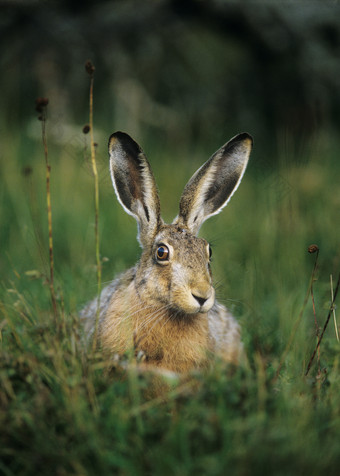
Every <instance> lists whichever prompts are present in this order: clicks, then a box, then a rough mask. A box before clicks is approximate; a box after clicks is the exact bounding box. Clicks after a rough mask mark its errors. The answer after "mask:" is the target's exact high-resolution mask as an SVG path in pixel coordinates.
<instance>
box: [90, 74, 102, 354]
mask: <svg viewBox="0 0 340 476" xmlns="http://www.w3.org/2000/svg"><path fill="white" fill-rule="evenodd" d="M91 66H92V65H91ZM87 71H88V72H89V74H90V94H89V126H90V141H91V164H92V172H93V177H94V206H95V221H94V230H95V247H96V267H97V312H96V323H95V330H94V336H93V347H92V350H93V352H94V351H95V349H96V346H97V334H98V322H99V310H100V295H101V287H102V265H101V260H100V248H99V179H98V170H97V162H96V148H95V143H94V136H93V82H94V77H93V73H94V67H93V66H92V67H91V68H90V71H89V70H88V69H87Z"/></svg>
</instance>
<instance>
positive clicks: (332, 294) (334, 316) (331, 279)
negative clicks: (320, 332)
mask: <svg viewBox="0 0 340 476" xmlns="http://www.w3.org/2000/svg"><path fill="white" fill-rule="evenodd" d="M330 281H331V298H332V301H333V299H334V293H333V276H332V275H330ZM333 319H334V327H335V335H336V340H337V341H338V342H339V332H338V324H337V322H336V315H335V307H333Z"/></svg>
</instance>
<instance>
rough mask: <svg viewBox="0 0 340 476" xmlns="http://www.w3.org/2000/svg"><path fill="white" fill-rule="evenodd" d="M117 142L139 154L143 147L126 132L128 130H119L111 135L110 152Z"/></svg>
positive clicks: (127, 149) (125, 148) (130, 151)
mask: <svg viewBox="0 0 340 476" xmlns="http://www.w3.org/2000/svg"><path fill="white" fill-rule="evenodd" d="M117 144H119V145H120V146H121V147H122V148H123V149H124V150H125V151H128V152H129V153H132V154H135V155H138V154H139V153H140V152H141V148H140V147H139V145H138V144H137V142H135V141H134V140H133V139H132V137H130V136H129V134H126V132H121V131H117V132H114V133H113V134H111V135H110V137H109V152H111V151H112V150H113V148H114V147H115V145H117Z"/></svg>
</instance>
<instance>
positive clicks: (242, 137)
mask: <svg viewBox="0 0 340 476" xmlns="http://www.w3.org/2000/svg"><path fill="white" fill-rule="evenodd" d="M232 140H233V141H234V140H235V142H243V141H249V142H250V145H253V144H254V140H253V138H252V136H251V135H250V134H248V132H241V134H238V135H237V136H235V137H234V138H233V139H232Z"/></svg>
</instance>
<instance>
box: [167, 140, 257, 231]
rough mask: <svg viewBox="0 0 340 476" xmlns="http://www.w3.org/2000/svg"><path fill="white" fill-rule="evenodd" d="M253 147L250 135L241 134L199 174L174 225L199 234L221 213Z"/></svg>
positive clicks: (183, 199)
mask: <svg viewBox="0 0 340 476" xmlns="http://www.w3.org/2000/svg"><path fill="white" fill-rule="evenodd" d="M252 144H253V140H252V138H251V136H250V135H249V134H247V133H243V134H239V135H237V136H236V137H234V138H233V139H231V140H230V141H229V142H227V144H225V145H224V146H223V147H221V148H220V149H219V150H218V151H217V152H215V154H214V155H213V156H212V157H210V159H209V160H208V161H207V162H206V163H205V164H203V165H202V167H200V168H199V169H198V170H197V172H196V173H195V174H194V175H193V176H192V177H191V179H190V180H189V182H188V183H187V185H186V186H185V188H184V191H183V194H182V197H181V200H180V204H179V215H178V217H177V218H176V219H175V222H174V223H176V224H178V225H179V226H183V227H184V228H188V229H189V230H190V232H191V233H193V234H196V233H198V230H199V228H200V226H201V225H202V223H203V222H204V221H205V220H206V219H207V218H209V217H210V216H212V215H216V214H217V213H219V212H220V211H221V210H222V208H223V207H224V206H225V205H226V204H227V203H228V201H229V199H230V198H231V196H232V195H233V193H234V192H235V190H236V189H237V187H238V186H239V184H240V182H241V179H242V177H243V174H244V172H245V169H246V166H247V163H248V159H249V155H250V151H251V149H252Z"/></svg>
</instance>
